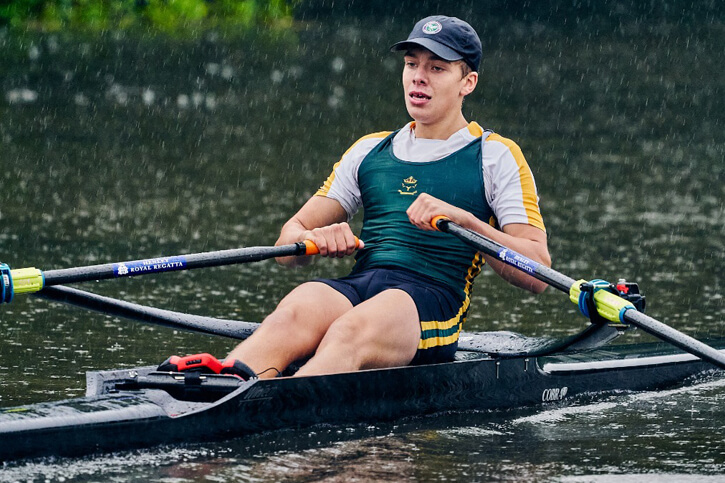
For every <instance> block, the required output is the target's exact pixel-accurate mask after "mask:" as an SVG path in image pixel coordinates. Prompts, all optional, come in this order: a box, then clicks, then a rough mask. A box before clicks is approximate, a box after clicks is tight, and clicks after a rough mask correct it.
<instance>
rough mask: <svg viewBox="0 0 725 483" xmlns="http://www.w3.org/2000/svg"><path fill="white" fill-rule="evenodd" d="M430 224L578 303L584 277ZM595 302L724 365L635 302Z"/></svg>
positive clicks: (604, 295) (716, 354)
mask: <svg viewBox="0 0 725 483" xmlns="http://www.w3.org/2000/svg"><path fill="white" fill-rule="evenodd" d="M431 224H432V225H433V227H434V228H436V229H438V230H440V231H443V232H446V233H451V234H453V235H455V236H457V237H458V238H459V239H460V240H461V241H463V242H464V243H466V244H467V245H469V246H471V247H473V248H475V249H476V250H478V251H480V252H481V253H484V254H486V255H489V256H492V257H495V258H496V259H498V260H500V261H502V262H504V263H506V264H507V265H510V266H512V267H514V268H517V269H518V270H521V271H522V272H524V273H527V274H529V275H531V276H532V277H534V278H536V279H538V280H541V281H542V282H545V283H547V284H549V285H551V286H552V287H554V288H556V289H558V290H561V291H562V292H564V293H567V294H569V297H570V298H571V300H572V302H574V303H577V304H578V303H579V300H578V299H579V293H580V292H581V284H582V283H584V281H583V280H579V281H575V280H574V279H573V278H570V277H567V276H566V275H564V274H562V273H559V272H557V271H556V270H554V269H552V268H550V267H547V266H545V265H542V264H540V263H538V262H535V261H534V260H531V259H530V258H528V257H526V256H524V255H521V254H520V253H517V252H515V251H513V250H511V249H509V248H507V247H505V246H503V245H501V244H500V243H498V242H495V241H493V240H491V239H490V238H488V237H486V236H484V235H481V234H480V233H477V232H474V231H472V230H469V229H467V228H463V227H462V226H460V225H457V224H456V223H453V222H452V221H450V220H449V219H448V218H446V217H442V216H438V217H435V218H433V220H432V221H431ZM593 298H594V302H595V305H596V308H597V312H598V313H599V315H601V316H602V317H604V318H605V319H607V320H609V321H612V322H626V323H629V324H632V325H634V326H636V327H639V328H640V329H642V330H644V331H645V332H647V333H649V334H652V335H654V336H655V337H658V338H660V339H662V340H664V341H666V342H669V343H670V344H672V345H674V346H676V347H679V348H680V349H682V350H684V351H686V352H689V353H690V354H693V355H695V356H697V357H699V358H700V359H702V360H705V361H708V362H711V363H712V364H715V365H716V366H718V367H720V368H722V369H725V354H723V353H722V352H720V351H718V350H716V349H714V348H712V347H710V346H709V345H707V344H704V343H702V342H700V341H699V340H697V339H694V338H692V337H690V336H688V335H685V334H683V333H682V332H680V331H678V330H676V329H673V328H672V327H670V326H668V325H665V324H663V323H662V322H660V321H658V320H655V319H653V318H652V317H649V316H647V315H645V314H643V313H642V312H638V311H637V310H636V309H635V308H634V306H633V305H632V304H631V303H630V302H628V301H626V300H624V299H623V298H622V297H619V296H617V295H615V294H612V293H609V292H607V291H604V290H599V291H596V292H594V294H593Z"/></svg>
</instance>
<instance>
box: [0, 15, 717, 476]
mask: <svg viewBox="0 0 725 483" xmlns="http://www.w3.org/2000/svg"><path fill="white" fill-rule="evenodd" d="M473 23H474V24H476V25H477V26H481V27H480V28H479V30H481V31H482V32H484V33H483V35H482V37H483V41H484V45H486V46H489V48H488V49H487V52H486V55H485V56H484V60H483V69H482V82H481V84H480V85H479V89H478V91H477V93H476V94H474V95H473V97H471V98H470V99H468V100H467V101H466V104H465V113H466V115H467V116H468V117H469V119H475V120H478V121H479V122H480V123H481V124H482V125H485V126H487V127H491V128H493V129H495V130H496V131H497V132H500V133H501V134H503V135H504V136H507V137H511V138H513V139H515V140H516V141H517V142H519V144H520V145H521V147H522V149H523V151H524V153H525V155H526V157H527V159H528V160H529V163H530V164H531V166H532V169H533V170H534V173H535V175H536V179H537V183H538V186H539V191H540V193H541V197H542V201H541V204H542V209H543V212H544V219H545V222H546V224H547V228H548V232H549V235H550V236H549V243H550V249H551V252H552V256H553V259H554V263H555V267H556V268H557V269H559V270H560V271H562V272H563V273H566V274H568V275H571V276H572V277H576V278H580V277H581V278H595V277H597V278H606V279H610V280H615V279H617V278H619V277H625V278H627V279H630V280H637V281H639V282H640V284H641V286H642V288H643V289H644V291H645V293H646V294H647V298H648V307H649V313H650V314H651V315H653V316H655V317H657V318H660V319H662V320H664V321H665V322H667V323H668V324H671V325H673V326H674V327H676V328H677V329H680V330H682V331H685V332H687V333H688V334H691V335H693V336H696V337H717V336H723V335H725V325H724V324H723V323H722V321H723V314H724V313H725V303H724V302H723V297H722V291H723V278H722V274H723V273H725V250H724V249H723V248H725V247H724V246H723V239H725V238H724V237H723V234H724V231H725V229H724V228H723V226H725V223H724V221H725V216H724V212H723V201H724V199H725V198H724V197H723V192H724V190H725V188H724V185H723V183H722V182H721V180H722V179H723V166H724V163H723V158H724V153H725V136H723V134H722V120H721V118H720V116H719V113H721V112H723V110H724V109H725V106H724V105H723V99H725V96H723V87H724V86H723V84H722V80H721V79H720V75H719V73H720V72H722V70H723V68H724V67H725V65H724V64H725V57H724V56H723V52H722V47H721V46H722V44H723V40H725V30H724V26H725V24H723V23H721V22H719V21H714V20H711V21H707V22H704V21H703V22H701V23H697V24H695V23H675V22H666V21H657V22H654V21H653V22H652V23H648V22H646V21H645V22H642V21H632V22H623V23H622V24H620V25H619V26H608V24H603V25H600V24H596V25H595V24H592V25H584V26H583V27H582V28H581V29H576V30H571V29H564V28H560V27H557V25H556V23H554V22H553V21H552V23H535V22H534V23H521V22H516V21H512V20H506V21H504V20H502V19H496V18H493V19H492V18H488V19H485V18H481V19H480V21H479V22H476V21H475V20H474V21H473ZM408 28H409V26H408V25H407V24H405V25H403V24H402V23H401V22H400V21H393V20H385V19H382V20H380V19H379V20H378V21H376V22H370V21H360V20H355V19H352V18H344V19H342V20H339V19H335V20H334V22H333V21H309V22H306V23H303V24H301V26H300V28H299V29H297V30H296V31H294V32H290V33H288V34H284V35H275V36H272V35H268V34H264V33H261V34H260V33H255V34H249V35H245V36H242V37H240V38H233V39H232V38H224V37H221V36H218V35H213V34H210V35H207V36H206V37H205V38H203V39H201V40H198V41H193V42H191V41H188V42H185V41H181V40H175V41H171V40H168V39H153V38H138V37H136V36H133V35H130V34H126V35H120V34H108V35H106V36H104V37H103V38H100V39H98V38H85V37H80V36H72V35H69V34H52V35H51V34H48V35H28V36H25V37H22V38H21V37H17V36H11V35H10V34H8V33H0V45H1V46H2V48H1V49H0V142H1V145H2V151H1V152H0V168H1V169H0V260H2V261H4V262H7V263H9V264H10V265H11V266H12V267H14V268H21V267H25V266H36V267H39V268H42V269H52V268H63V267H72V266H80V265H85V264H91V263H101V262H107V261H118V260H127V259H137V258H147V257H154V256H160V255H172V254H178V253H190V252H199V251H206V250H216V249H224V248H233V247H238V246H252V245H268V244H271V243H273V242H274V240H275V239H276V235H277V233H278V230H279V228H280V226H281V224H282V223H283V222H284V221H285V220H286V219H287V218H289V217H290V216H291V215H292V214H293V213H294V211H295V210H296V209H297V207H299V206H300V205H301V203H303V202H304V200H306V199H307V197H309V196H310V195H311V194H312V193H313V192H314V191H315V190H316V188H317V187H318V186H319V184H320V183H321V182H322V181H323V180H324V179H325V177H326V176H327V175H328V174H329V170H330V169H331V166H332V164H333V163H334V162H336V161H337V159H338V157H339V155H340V154H341V153H342V152H343V151H344V150H345V149H346V148H347V147H348V146H349V145H350V144H351V143H352V142H353V141H354V140H356V139H357V138H358V137H360V136H362V135H364V134H367V133H369V132H373V131H379V130H383V129H393V128H396V127H398V126H400V125H402V124H403V123H405V122H406V121H407V118H406V116H405V112H404V108H403V102H402V99H401V98H400V94H401V89H400V86H399V77H400V67H401V62H400V61H399V59H398V58H397V57H396V56H395V55H394V54H386V53H385V51H386V48H387V46H388V45H389V44H390V43H392V42H393V41H395V40H397V39H398V38H400V37H403V36H405V35H406V34H407V31H408ZM355 226H356V227H357V228H359V221H355ZM348 268H349V261H345V260H343V261H328V260H324V261H320V262H319V263H317V264H315V266H314V267H312V268H309V269H303V270H295V271H287V270H284V269H281V268H279V267H277V266H276V265H275V264H274V263H272V262H262V263H258V264H252V265H245V266H238V267H226V268H217V269H205V270H200V271H193V272H183V273H175V274H163V275H157V276H151V277H144V278H138V279H131V280H120V281H106V282H99V283H91V284H85V285H84V286H83V287H82V288H86V289H90V290H92V291H96V292H99V293H102V294H105V295H110V296H113V297H118V298H123V299H126V300H130V301H134V302H138V303H143V304H149V305H154V306H158V307H162V308H170V309H174V310H181V311H186V312H193V313H199V314H203V315H211V316H218V317H225V318H237V319H240V320H250V321H259V320H261V319H262V318H263V317H264V315H265V314H266V313H268V312H269V311H270V310H271V309H272V307H273V306H274V304H275V302H276V301H278V300H279V299H280V298H281V297H282V296H283V295H284V294H285V293H286V292H288V291H289V290H290V289H291V288H292V287H294V286H295V285H297V284H298V283H300V282H302V281H304V280H307V279H309V278H311V277H314V276H318V275H325V276H331V275H337V274H342V273H345V272H346V270H348ZM475 294H476V295H475V299H474V302H473V314H472V316H471V318H470V319H469V326H468V327H467V328H468V329H469V330H495V329H501V330H504V329H505V330H513V331H517V332H522V333H525V334H531V335H558V336H561V335H566V334H570V333H573V332H574V331H576V330H577V329H578V328H580V327H582V325H583V323H584V321H583V320H582V319H581V317H579V316H577V315H576V314H575V311H574V307H573V306H572V305H571V304H570V303H568V302H567V301H566V297H564V296H563V295H562V294H560V293H558V292H554V291H552V290H550V291H548V292H547V293H545V294H543V295H541V296H538V297H535V296H531V295H528V294H526V293H524V292H521V291H519V290H516V289H513V288H510V287H509V286H507V285H506V284H505V283H503V282H501V281H499V280H497V279H496V278H495V276H493V275H491V274H490V273H489V272H485V273H484V274H482V275H481V277H480V278H479V280H478V281H477V287H476V293H475ZM0 333H2V334H3V340H2V341H0V356H1V357H0V405H2V406H11V405H17V404H26V403H32V402H38V401H45V400H51V399H58V398H64V397H74V396H79V395H82V394H83V392H84V372H85V371H86V370H93V369H104V368H112V367H133V366H137V365H141V364H155V363H158V362H160V361H161V360H163V359H164V358H165V357H166V356H168V355H169V354H175V353H194V352H200V351H209V352H213V353H217V354H220V355H221V354H224V353H225V352H226V351H227V350H228V349H229V348H230V347H231V346H232V343H231V342H230V341H228V340H224V339H220V338H214V337H209V336H200V335H194V334H189V333H184V332H178V331H172V330H169V329H164V328H158V327H151V326H146V325H143V324H140V323H136V322H130V321H125V320H121V319H116V318H111V317H104V316H101V315H97V314H92V313H87V312H84V311H82V310H80V309H76V308H72V307H65V306H60V305H56V304H51V303H49V302H45V301H41V300H37V299H34V298H32V297H28V296H18V297H17V298H16V300H14V301H13V302H12V304H10V305H5V306H3V307H2V308H0ZM645 339H647V337H646V336H645V335H643V334H641V333H634V334H631V335H628V338H627V340H626V342H634V341H641V340H645ZM723 398H725V388H723V384H722V382H721V381H720V380H718V379H717V378H715V379H708V380H705V381H703V382H701V383H700V384H695V385H694V386H688V387H686V388H682V389H676V390H673V391H668V392H659V393H648V394H640V395H628V394H622V395H616V396H609V397H607V398H606V399H603V400H598V401H595V402H591V401H578V402H573V403H569V404H565V405H557V404H554V405H547V406H544V407H539V408H528V409H521V410H516V411H506V412H493V413H491V412H483V413H467V414H463V415H457V414H452V415H444V416H436V417H426V418H420V419H411V420H405V421H398V422H394V423H378V424H370V425H362V426H335V427H321V428H313V429H311V430H300V431H282V432H275V433H270V434H262V435H255V436H251V437H246V438H240V439H237V440H233V441H229V442H222V443H217V444H205V445H194V444H189V445H182V446H173V447H164V448H154V449H150V450H143V451H138V452H132V453H123V454H118V455H110V456H103V457H97V458H90V457H89V458H83V459H73V460H59V461H46V462H42V463H33V464H22V465H11V466H9V467H6V468H4V469H3V471H2V473H0V480H3V481H14V480H29V479H32V478H38V479H39V478H41V475H47V478H48V479H51V480H53V479H55V480H65V481H109V480H113V481H131V480H136V479H143V480H146V481H201V480H204V481H207V480H211V481H217V480H229V479H232V480H244V481H284V480H290V481H291V480H295V481H313V480H315V481H316V480H320V479H324V480H329V481H338V480H346V481H347V480H351V481H354V480H356V479H357V480H371V479H386V480H401V481H405V480H423V481H426V480H441V479H449V480H454V481H467V480H477V481H485V480H495V479H499V480H519V481H521V480H524V481H563V482H579V481H601V482H606V481H610V479H611V477H610V476H608V475H612V474H624V475H630V476H629V477H630V478H631V479H632V480H634V479H635V478H636V479H637V481H640V480H647V479H649V480H652V481H654V480H657V481H661V480H664V481H667V480H668V479H669V480H671V481H688V479H687V478H688V477H690V478H694V476H697V477H698V479H697V481H709V480H710V479H712V480H713V481H714V479H715V478H716V475H719V474H720V473H722V471H723V469H724V468H723V465H724V464H725V447H724V445H723V441H725V438H724V435H723V430H722V428H721V424H720V421H722V420H723V416H724V415H723V414H722V409H721V406H722V402H723ZM625 481H626V480H625ZM690 481H695V479H692V480H690Z"/></svg>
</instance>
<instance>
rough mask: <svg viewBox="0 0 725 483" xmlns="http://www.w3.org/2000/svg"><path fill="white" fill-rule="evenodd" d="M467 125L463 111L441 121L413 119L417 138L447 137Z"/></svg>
mask: <svg viewBox="0 0 725 483" xmlns="http://www.w3.org/2000/svg"><path fill="white" fill-rule="evenodd" d="M466 126H468V121H466V118H465V117H463V113H459V115H458V116H456V117H454V118H452V119H450V120H447V121H442V122H436V123H432V124H426V123H425V122H422V121H415V137H416V138H419V139H448V138H449V137H451V136H452V135H453V134H455V133H456V132H457V131H460V130H461V129H463V128H464V127H466Z"/></svg>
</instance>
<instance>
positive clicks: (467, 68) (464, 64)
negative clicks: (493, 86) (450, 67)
mask: <svg viewBox="0 0 725 483" xmlns="http://www.w3.org/2000/svg"><path fill="white" fill-rule="evenodd" d="M455 63H456V64H459V65H460V66H461V72H462V73H463V74H462V75H461V79H463V78H464V77H466V76H467V75H468V74H470V73H471V72H473V69H472V68H471V66H470V65H468V62H465V61H463V60H457V61H455Z"/></svg>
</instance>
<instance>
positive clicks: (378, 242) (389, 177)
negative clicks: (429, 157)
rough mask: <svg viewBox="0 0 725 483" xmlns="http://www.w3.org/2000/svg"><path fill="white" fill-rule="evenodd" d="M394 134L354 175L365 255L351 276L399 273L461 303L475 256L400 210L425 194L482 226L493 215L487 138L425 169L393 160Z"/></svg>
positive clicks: (360, 255)
mask: <svg viewBox="0 0 725 483" xmlns="http://www.w3.org/2000/svg"><path fill="white" fill-rule="evenodd" d="M396 133H397V131H396V132H394V133H392V134H390V135H388V136H387V137H386V138H385V139H384V140H383V141H381V142H380V144H378V145H377V146H376V147H375V148H374V149H373V150H372V151H370V153H368V155H367V156H366V157H365V159H364V160H363V161H362V163H361V165H360V168H359V170H358V183H359V185H360V192H361V196H362V204H363V206H364V207H365V218H364V221H363V228H362V232H361V234H360V238H361V239H362V240H364V241H365V249H364V250H362V251H360V252H359V253H358V255H357V256H356V259H357V263H356V264H355V267H354V268H353V273H355V272H359V271H361V270H365V269H369V268H380V267H390V268H401V269H404V270H409V271H412V272H414V273H418V274H421V275H424V276H427V277H430V278H431V279H433V280H435V281H437V282H439V283H442V284H444V285H446V286H448V287H450V288H451V289H453V290H454V291H456V293H458V294H459V295H461V300H463V299H464V298H465V297H466V296H468V295H469V294H468V292H469V290H470V286H469V285H470V283H472V282H473V277H475V275H477V274H478V272H479V271H480V266H481V264H482V262H481V260H480V257H477V256H476V254H477V252H476V250H474V249H472V248H469V247H468V246H467V245H465V244H464V243H463V242H461V241H460V240H459V239H457V238H456V237H453V236H451V235H448V234H445V233H439V232H431V231H424V230H421V229H419V228H417V227H415V226H414V225H413V224H411V223H410V221H409V220H408V216H407V215H406V210H407V209H408V207H409V206H410V205H411V203H412V202H413V201H414V200H415V198H416V197H417V196H418V195H419V194H421V193H428V194H429V195H431V196H434V197H436V198H438V199H441V200H443V201H445V202H447V203H450V204H452V205H454V206H457V207H459V208H462V209H464V210H466V211H469V212H471V213H473V214H474V215H475V216H476V217H477V218H479V219H480V220H485V221H488V220H489V219H490V218H491V217H492V216H493V210H492V209H491V207H490V206H489V205H488V203H487V202H486V197H485V194H484V185H483V173H482V170H481V146H482V143H483V142H484V141H485V139H486V137H487V136H488V134H489V132H484V133H483V136H481V137H479V138H477V139H475V140H474V141H472V142H470V143H469V144H468V145H466V146H464V147H463V148H461V149H460V150H458V151H456V152H454V153H452V154H450V155H449V156H446V157H445V158H442V159H439V160H437V161H431V162H425V163H420V162H409V161H403V160H401V159H398V158H397V157H396V156H395V155H394V154H393V148H392V139H393V137H394V136H395V134H396Z"/></svg>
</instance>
